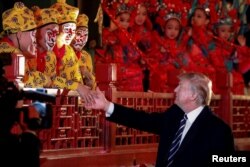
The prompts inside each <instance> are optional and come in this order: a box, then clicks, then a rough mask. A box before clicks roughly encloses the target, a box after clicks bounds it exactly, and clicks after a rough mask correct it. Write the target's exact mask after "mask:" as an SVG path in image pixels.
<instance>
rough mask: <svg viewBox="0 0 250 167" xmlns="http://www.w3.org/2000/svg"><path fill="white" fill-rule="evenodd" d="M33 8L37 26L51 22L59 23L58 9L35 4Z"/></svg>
mask: <svg viewBox="0 0 250 167" xmlns="http://www.w3.org/2000/svg"><path fill="white" fill-rule="evenodd" d="M31 9H32V10H33V12H34V16H35V21H36V24H37V27H40V26H43V25H46V24H50V23H58V17H59V13H58V11H57V10H55V9H53V8H44V9H40V8H39V7H38V6H33V7H32V8H31Z"/></svg>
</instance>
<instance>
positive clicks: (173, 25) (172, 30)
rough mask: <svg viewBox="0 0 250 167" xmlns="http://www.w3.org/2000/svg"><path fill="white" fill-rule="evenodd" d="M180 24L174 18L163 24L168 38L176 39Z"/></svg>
mask: <svg viewBox="0 0 250 167" xmlns="http://www.w3.org/2000/svg"><path fill="white" fill-rule="evenodd" d="M180 30H181V25H180V22H179V21H178V20H176V19H170V20H168V21H167V22H166V25H165V36H166V37H167V38H169V39H176V38H177V37H178V35H179V33H180Z"/></svg>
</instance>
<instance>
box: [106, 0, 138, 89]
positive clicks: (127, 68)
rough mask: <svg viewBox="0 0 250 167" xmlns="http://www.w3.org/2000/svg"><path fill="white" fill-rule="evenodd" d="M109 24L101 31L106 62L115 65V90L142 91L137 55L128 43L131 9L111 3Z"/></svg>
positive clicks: (122, 4)
mask: <svg viewBox="0 0 250 167" xmlns="http://www.w3.org/2000/svg"><path fill="white" fill-rule="evenodd" d="M112 5H113V6H112V7H113V8H111V9H110V8H109V7H107V6H106V7H107V8H108V9H109V10H111V11H112V12H110V19H111V23H110V26H109V27H108V28H104V29H103V47H104V49H105V59H106V62H109V63H116V64H117V81H118V82H117V83H118V84H117V86H118V87H117V88H118V89H119V90H127V91H143V87H142V73H141V68H140V66H139V64H138V61H139V54H138V53H137V52H136V50H135V49H134V48H133V46H132V45H131V43H130V36H129V33H128V31H127V30H128V28H129V23H130V14H131V9H130V8H129V7H128V4H126V3H123V2H122V3H118V2H114V3H112Z"/></svg>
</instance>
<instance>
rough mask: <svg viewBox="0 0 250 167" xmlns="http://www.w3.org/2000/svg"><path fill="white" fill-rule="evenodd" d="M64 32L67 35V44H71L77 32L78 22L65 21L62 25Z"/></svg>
mask: <svg viewBox="0 0 250 167" xmlns="http://www.w3.org/2000/svg"><path fill="white" fill-rule="evenodd" d="M62 33H64V34H66V35H65V44H66V45H70V43H71V42H72V40H73V39H74V37H75V34H76V24H75V23H65V24H63V25H62Z"/></svg>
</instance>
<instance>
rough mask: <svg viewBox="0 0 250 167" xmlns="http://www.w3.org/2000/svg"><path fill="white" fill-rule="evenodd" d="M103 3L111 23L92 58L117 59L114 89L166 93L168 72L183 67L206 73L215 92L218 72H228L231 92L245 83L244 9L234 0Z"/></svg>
mask: <svg viewBox="0 0 250 167" xmlns="http://www.w3.org/2000/svg"><path fill="white" fill-rule="evenodd" d="M241 5H242V4H241ZM243 6H244V7H245V8H246V7H247V6H248V5H247V4H244V5H243ZM102 7H103V9H104V13H105V14H106V15H107V16H109V19H110V24H109V26H107V27H105V28H104V29H103V34H102V46H103V51H104V52H103V54H102V55H101V56H98V57H97V59H96V63H103V62H105V63H110V62H111V63H116V64H117V67H118V68H117V74H118V78H117V82H118V83H119V84H117V88H118V89H120V90H129V91H154V92H168V91H169V87H168V83H169V82H171V80H173V78H171V77H169V76H171V75H168V74H171V73H174V74H179V73H182V72H185V71H198V72H202V73H205V74H207V75H208V76H209V77H210V78H211V79H212V81H213V84H214V86H213V87H214V90H213V91H214V92H215V93H220V90H219V89H218V88H216V83H218V82H220V81H219V80H220V79H221V78H218V76H217V73H225V75H228V74H230V75H232V76H233V77H232V78H233V87H232V91H233V93H235V94H244V89H245V88H247V87H249V76H247V75H244V74H246V73H247V72H248V71H249V70H250V57H249V53H250V49H249V47H248V46H246V38H245V37H244V35H243V31H242V27H243V26H242V25H247V23H246V24H244V19H242V17H243V16H245V15H246V14H245V11H246V9H241V8H242V6H239V5H238V7H236V5H235V3H234V2H233V1H224V0H213V1H206V0H198V1H197V0H193V1H185V0H182V1H181V0H180V1H176V0H175V1H174V0H163V1H157V0H147V1H145V0H130V1H115V0H113V1H104V2H103V5H102ZM245 31H247V30H245Z"/></svg>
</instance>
